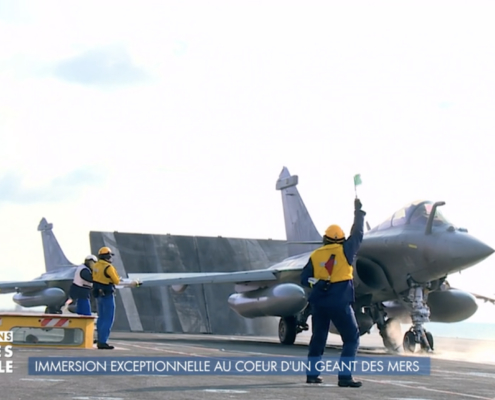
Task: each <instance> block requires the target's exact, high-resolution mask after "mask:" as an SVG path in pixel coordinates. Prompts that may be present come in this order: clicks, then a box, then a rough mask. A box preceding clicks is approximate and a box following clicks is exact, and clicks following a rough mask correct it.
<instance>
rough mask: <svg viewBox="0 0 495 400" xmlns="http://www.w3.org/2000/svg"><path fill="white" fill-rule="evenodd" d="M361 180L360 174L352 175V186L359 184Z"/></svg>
mask: <svg viewBox="0 0 495 400" xmlns="http://www.w3.org/2000/svg"><path fill="white" fill-rule="evenodd" d="M361 183H362V182H361V174H357V175H354V186H358V185H360V184H361Z"/></svg>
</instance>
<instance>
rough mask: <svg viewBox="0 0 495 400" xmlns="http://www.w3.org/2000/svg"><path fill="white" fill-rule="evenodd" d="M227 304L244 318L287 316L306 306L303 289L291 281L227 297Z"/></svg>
mask: <svg viewBox="0 0 495 400" xmlns="http://www.w3.org/2000/svg"><path fill="white" fill-rule="evenodd" d="M228 303H229V306H230V308H231V309H232V310H234V311H235V312H236V313H237V314H239V315H240V316H242V317H244V318H257V317H289V316H293V315H296V314H297V313H299V312H300V311H302V310H303V309H304V307H306V304H307V300H306V294H305V292H304V289H303V288H302V287H301V286H298V285H296V284H293V283H282V284H280V285H276V286H270V287H266V288H263V289H257V290H254V291H250V292H245V293H234V294H232V295H231V296H230V297H229V300H228Z"/></svg>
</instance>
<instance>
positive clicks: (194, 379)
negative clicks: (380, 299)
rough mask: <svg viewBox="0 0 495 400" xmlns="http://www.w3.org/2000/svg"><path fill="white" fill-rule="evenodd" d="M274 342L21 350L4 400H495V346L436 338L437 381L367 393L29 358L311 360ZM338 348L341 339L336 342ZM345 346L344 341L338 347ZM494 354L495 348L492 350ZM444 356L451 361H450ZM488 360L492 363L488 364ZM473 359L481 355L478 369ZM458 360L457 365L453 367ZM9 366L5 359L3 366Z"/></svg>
mask: <svg viewBox="0 0 495 400" xmlns="http://www.w3.org/2000/svg"><path fill="white" fill-rule="evenodd" d="M277 340H278V339H277V338H273V337H244V336H215V335H178V334H151V333H128V332H125V333H124V332H116V333H113V334H112V336H111V341H110V343H111V344H113V345H115V346H116V348H115V349H114V350H96V349H89V350H67V349H64V350H55V349H39V348H32V349H31V348H29V349H27V348H26V349H19V348H15V349H14V356H13V358H12V360H14V372H13V373H11V374H2V376H1V379H2V396H1V397H2V400H31V399H33V398H49V399H51V400H62V399H63V400H127V399H133V400H134V399H143V400H144V399H146V400H155V399H157V400H158V399H160V400H161V399H180V400H185V399H215V400H218V399H242V400H255V399H256V400H257V399H273V400H275V399H280V400H282V399H284V400H285V399H301V398H307V397H309V396H311V398H312V399H320V398H321V399H329V398H340V399H370V400H371V399H374V400H375V399H381V400H389V399H390V400H392V399H404V400H412V399H415V400H419V399H431V400H437V399H450V400H454V399H459V400H461V399H478V400H492V399H495V389H494V388H495V362H494V361H493V359H491V360H489V358H490V354H492V352H493V348H495V342H481V341H473V340H464V339H447V338H436V346H437V347H438V348H439V349H442V348H443V349H445V348H447V347H449V348H450V349H452V351H451V352H447V351H445V350H444V351H443V352H442V351H440V350H439V354H438V355H434V356H433V357H432V360H431V375H429V376H417V375H408V376H390V375H389V376H383V375H381V376H380V375H366V376H356V378H357V379H360V380H361V381H362V382H363V386H362V387H361V388H357V389H355V388H339V387H337V385H336V376H335V375H322V378H323V379H324V382H323V384H320V385H308V384H306V383H305V377H304V375H287V376H283V375H271V376H246V375H244V376H232V375H231V376H228V375H223V376H222V375H216V376H212V375H201V376H198V375H196V376H192V375H175V376H172V375H169V376H157V375H152V376H150V375H148V376H146V375H144V376H104V375H96V376H81V375H63V376H60V375H58V376H57V375H53V376H38V375H28V368H27V363H28V358H29V357H49V356H50V357H52V356H53V357H72V356H75V357H76V356H81V357H85V356H91V357H101V356H105V357H107V356H112V357H126V356H130V357H133V356H140V357H142V356H145V357H157V356H160V357H182V356H199V357H205V356H206V357H243V356H246V357H256V356H297V357H305V356H306V354H307V337H306V338H305V337H302V338H301V339H300V341H299V342H297V343H296V344H295V345H293V346H283V345H281V344H279V343H278V342H277ZM332 340H333V339H332ZM334 341H335V342H336V343H338V339H337V340H334ZM490 346H492V347H491V348H490ZM442 353H443V355H442ZM483 353H484V354H485V355H486V356H487V362H482V358H483ZM470 354H472V355H473V357H474V355H477V356H476V357H474V358H472V360H471V361H476V362H469V361H470ZM325 355H326V356H329V357H336V356H338V355H339V346H338V345H332V344H329V346H328V348H327V350H326V353H325ZM359 355H361V356H364V357H367V356H369V357H385V356H387V354H386V353H385V351H384V350H383V349H382V348H381V346H380V344H379V340H378V338H376V337H373V336H371V335H367V337H364V338H363V340H362V346H361V349H360V354H359ZM445 358H450V359H445ZM3 359H4V360H5V358H3Z"/></svg>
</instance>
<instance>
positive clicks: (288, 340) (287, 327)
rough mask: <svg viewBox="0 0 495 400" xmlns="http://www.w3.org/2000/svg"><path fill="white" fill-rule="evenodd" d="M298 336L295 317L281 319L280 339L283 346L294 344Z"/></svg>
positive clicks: (279, 327)
mask: <svg viewBox="0 0 495 400" xmlns="http://www.w3.org/2000/svg"><path fill="white" fill-rule="evenodd" d="M296 336H297V320H296V318H295V317H284V318H280V322H279V323H278V338H279V340H280V343H282V344H294V342H295V341H296Z"/></svg>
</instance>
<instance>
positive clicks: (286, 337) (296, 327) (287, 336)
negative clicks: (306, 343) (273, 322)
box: [278, 304, 311, 345]
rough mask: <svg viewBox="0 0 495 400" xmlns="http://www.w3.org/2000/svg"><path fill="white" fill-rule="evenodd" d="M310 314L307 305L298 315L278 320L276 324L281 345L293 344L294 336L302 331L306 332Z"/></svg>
mask: <svg viewBox="0 0 495 400" xmlns="http://www.w3.org/2000/svg"><path fill="white" fill-rule="evenodd" d="M310 314H311V312H310V308H309V304H308V305H307V306H306V308H305V309H304V310H303V311H301V312H300V313H299V314H298V315H295V316H290V317H282V318H280V322H279V323H278V338H279V340H280V343H282V344H288V345H291V344H294V342H295V341H296V336H297V334H298V333H301V332H302V331H307V330H308V329H309V326H308V324H307V322H306V321H307V320H308V317H309V315H310Z"/></svg>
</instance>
